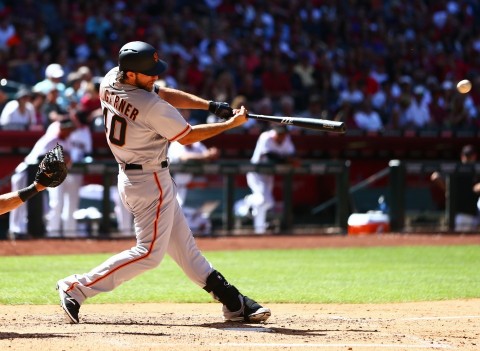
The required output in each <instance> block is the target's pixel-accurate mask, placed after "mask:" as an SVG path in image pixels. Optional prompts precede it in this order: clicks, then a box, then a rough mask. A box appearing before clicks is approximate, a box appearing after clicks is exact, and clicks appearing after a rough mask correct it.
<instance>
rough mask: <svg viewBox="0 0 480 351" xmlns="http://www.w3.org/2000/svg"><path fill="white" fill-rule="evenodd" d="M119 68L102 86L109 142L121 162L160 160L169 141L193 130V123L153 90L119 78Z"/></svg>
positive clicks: (136, 162) (151, 161) (106, 78)
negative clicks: (119, 80)
mask: <svg viewBox="0 0 480 351" xmlns="http://www.w3.org/2000/svg"><path fill="white" fill-rule="evenodd" d="M117 72H118V69H116V68H114V69H112V70H111V71H110V72H108V74H107V75H106V76H105V79H104V80H103V82H102V84H101V86H100V99H101V102H102V108H103V111H104V115H103V116H104V121H105V126H106V133H107V142H108V145H109V146H110V149H111V150H112V153H113V155H114V156H115V159H116V160H117V162H118V163H119V164H125V163H134V164H141V165H145V164H152V165H154V164H160V162H162V161H164V160H166V159H167V151H168V143H169V142H172V141H175V140H178V139H180V138H182V137H184V136H185V135H187V134H188V133H189V132H190V129H191V126H190V125H189V124H188V123H187V122H186V121H185V119H184V118H183V117H182V115H181V114H180V113H179V112H178V111H177V110H176V109H175V108H174V107H173V106H172V105H170V104H169V103H167V102H166V101H164V100H162V99H160V98H158V96H157V94H155V93H154V92H148V91H145V90H144V89H140V88H136V87H133V86H131V85H128V84H127V85H126V84H121V83H118V82H116V80H115V77H116V75H117Z"/></svg>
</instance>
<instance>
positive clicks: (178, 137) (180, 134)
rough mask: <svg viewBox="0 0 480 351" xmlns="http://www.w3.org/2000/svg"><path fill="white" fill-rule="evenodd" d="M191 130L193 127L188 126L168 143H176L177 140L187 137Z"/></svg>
mask: <svg viewBox="0 0 480 351" xmlns="http://www.w3.org/2000/svg"><path fill="white" fill-rule="evenodd" d="M191 129H192V126H191V125H190V124H188V125H187V126H186V127H185V129H184V130H182V131H181V132H180V133H178V134H177V135H175V136H174V137H173V138H171V139H168V141H176V140H177V139H180V138H182V137H184V136H185V135H187V132H189V131H190V130H191Z"/></svg>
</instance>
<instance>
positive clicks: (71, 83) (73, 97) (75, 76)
mask: <svg viewBox="0 0 480 351" xmlns="http://www.w3.org/2000/svg"><path fill="white" fill-rule="evenodd" d="M81 85H82V77H81V75H80V73H78V72H71V73H69V74H68V76H67V84H66V88H65V98H66V99H67V101H68V108H69V109H76V108H78V104H79V103H80V99H81V98H82V96H83V91H82V90H81Z"/></svg>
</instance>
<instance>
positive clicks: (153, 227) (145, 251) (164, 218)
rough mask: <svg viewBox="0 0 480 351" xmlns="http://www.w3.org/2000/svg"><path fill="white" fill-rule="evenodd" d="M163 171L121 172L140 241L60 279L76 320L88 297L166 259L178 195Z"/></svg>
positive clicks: (64, 298) (63, 299) (121, 186)
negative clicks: (80, 271) (72, 302)
mask: <svg viewBox="0 0 480 351" xmlns="http://www.w3.org/2000/svg"><path fill="white" fill-rule="evenodd" d="M161 173H162V172H158V173H155V174H150V175H145V176H143V174H139V175H129V179H128V180H126V179H123V178H122V177H120V176H119V189H120V191H122V192H124V194H125V196H124V197H127V198H128V206H129V209H131V210H132V211H133V214H134V218H135V228H136V235H137V244H136V246H135V247H133V248H131V249H129V250H125V251H123V252H121V253H119V254H117V255H114V256H112V257H111V258H109V259H108V260H106V261H105V262H103V263H102V264H100V265H99V266H97V267H96V268H94V269H92V270H91V271H90V272H88V273H85V274H74V275H71V276H69V277H66V278H64V279H61V280H60V281H58V288H59V294H60V298H61V302H62V307H63V309H64V310H65V311H66V313H67V315H68V316H69V318H70V320H71V321H72V322H73V323H78V309H79V307H80V305H81V304H82V303H83V302H84V301H85V300H86V299H87V298H90V297H93V296H95V295H97V294H99V293H101V292H106V291H111V290H113V289H115V288H116V287H117V286H119V285H120V284H122V283H124V282H125V281H128V280H130V279H132V278H134V277H135V276H137V275H139V274H141V273H143V272H145V271H147V270H149V269H152V268H155V267H157V266H158V265H159V264H160V262H161V261H162V259H163V257H164V255H165V252H166V249H167V243H168V240H169V237H170V233H171V231H172V225H173V211H174V209H175V207H174V206H173V204H172V201H175V199H174V196H173V191H172V189H169V187H168V185H169V182H171V179H170V176H168V177H167V176H165V174H162V175H160V174H161ZM163 173H165V172H163ZM167 173H168V172H167ZM150 178H151V179H150ZM154 178H156V179H154ZM126 184H127V185H126ZM163 184H167V187H162V185H163ZM170 188H171V186H170ZM175 204H176V201H175ZM71 299H73V300H74V302H75V303H76V304H75V305H74V306H70V305H69V304H68V303H69V301H71ZM69 307H72V309H73V312H72V311H70V310H69ZM69 312H71V313H70V314H69ZM72 314H73V316H72Z"/></svg>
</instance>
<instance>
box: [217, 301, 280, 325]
mask: <svg viewBox="0 0 480 351" xmlns="http://www.w3.org/2000/svg"><path fill="white" fill-rule="evenodd" d="M239 298H240V301H241V303H242V307H241V308H240V310H239V311H236V312H231V311H229V310H228V309H227V308H226V306H223V318H224V320H225V321H229V322H246V323H262V322H265V321H266V320H267V319H268V318H269V317H270V316H271V314H272V312H271V311H270V309H269V308H265V307H262V306H261V305H260V304H259V303H257V302H256V301H255V300H252V299H251V298H249V297H247V296H242V295H240V296H239Z"/></svg>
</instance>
